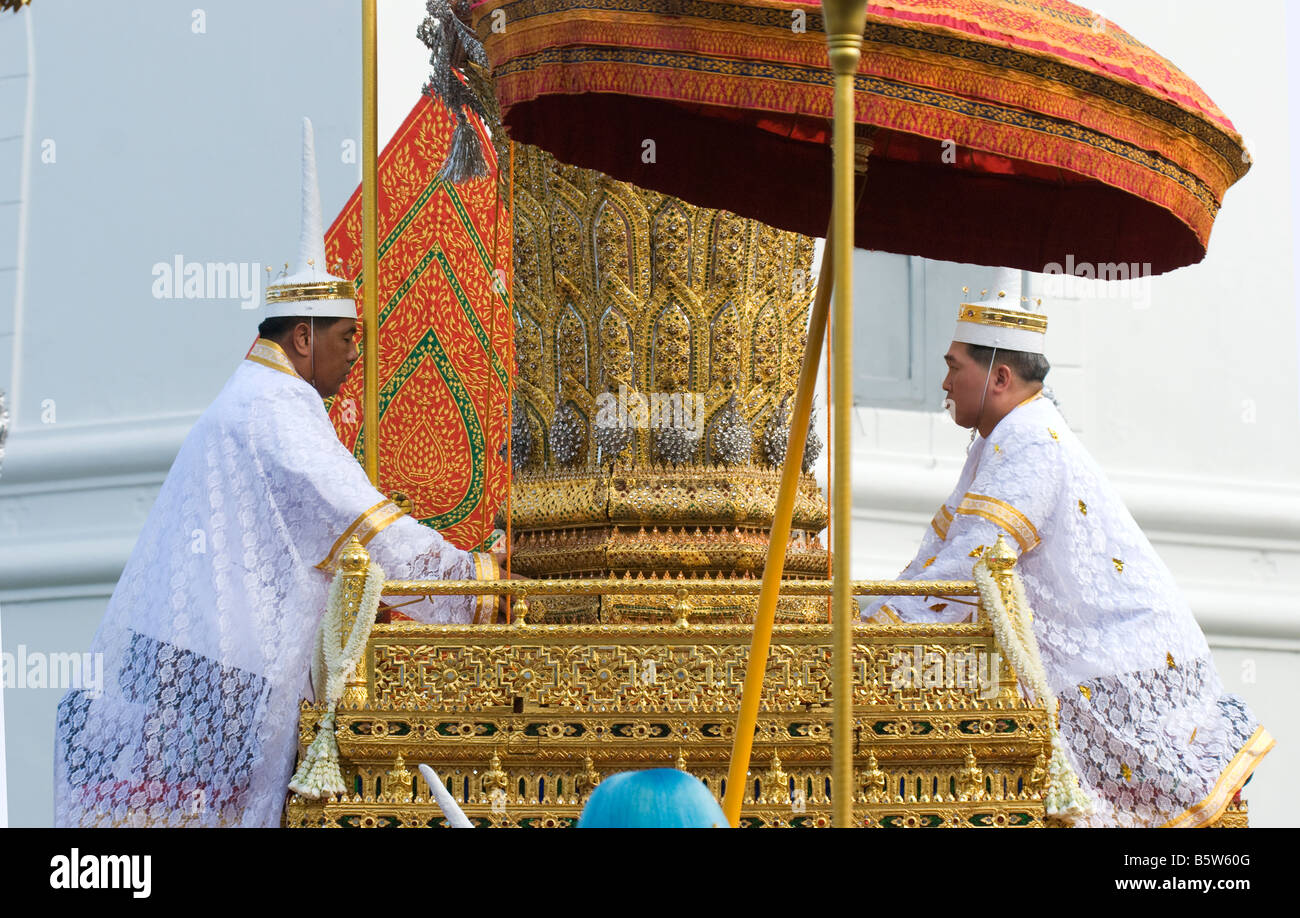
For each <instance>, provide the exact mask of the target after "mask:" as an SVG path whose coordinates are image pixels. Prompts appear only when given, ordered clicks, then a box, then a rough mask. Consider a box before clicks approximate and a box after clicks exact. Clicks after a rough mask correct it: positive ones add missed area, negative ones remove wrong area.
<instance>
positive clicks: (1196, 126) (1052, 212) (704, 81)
mask: <svg viewBox="0 0 1300 918" xmlns="http://www.w3.org/2000/svg"><path fill="white" fill-rule="evenodd" d="M472 17H473V21H474V25H475V29H476V31H477V33H478V35H479V36H480V37H481V38H482V40H483V44H484V48H485V49H486V53H487V57H488V58H489V60H490V63H491V66H492V75H493V78H494V82H495V87H496V95H497V100H498V102H499V103H500V107H501V112H502V116H503V119H504V122H505V125H506V127H507V129H508V131H509V132H510V135H511V137H512V138H513V139H514V140H517V141H522V142H526V143H532V144H536V145H538V146H541V147H544V148H545V149H547V150H548V151H550V152H551V153H553V154H555V155H556V156H557V157H558V158H560V159H562V160H565V161H568V162H571V163H574V164H576V165H579V166H584V167H587V168H591V169H598V170H600V171H602V172H606V173H608V174H610V175H613V176H614V177H615V178H619V179H622V180H624V181H629V182H632V183H634V184H638V185H641V186H644V187H648V188H653V189H655V190H658V191H661V192H665V193H668V194H673V195H676V196H678V197H681V198H684V199H686V200H689V201H692V202H694V203H697V204H702V205H706V206H709V207H715V208H723V209H728V210H732V211H734V212H736V213H739V214H741V215H743V216H746V217H751V218H754V219H758V220H762V221H764V222H767V223H770V224H772V225H774V226H778V227H781V228H783V229H788V230H796V231H799V232H803V233H807V234H818V233H821V232H822V231H823V229H824V228H825V227H827V225H828V223H829V222H830V217H831V216H832V215H833V216H834V221H833V225H831V227H830V229H829V230H827V249H826V258H825V259H824V261H823V277H825V276H826V274H827V267H828V264H829V265H831V266H833V272H834V283H833V285H832V284H830V283H822V284H819V287H818V296H817V299H816V300H815V301H814V305H813V310H812V315H811V320H810V327H809V333H808V342H809V347H808V351H807V353H806V354H805V357H804V363H803V368H802V371H801V374H800V380H799V388H798V391H797V392H796V395H795V404H794V411H793V417H792V421H791V432H790V439H789V449H788V451H787V456H786V465H785V473H784V475H783V478H782V485H781V497H780V499H779V500H778V504H777V511H776V519H775V521H774V524H773V527H772V533H771V537H770V545H771V547H772V554H770V555H769V559H768V564H767V567H766V573H765V576H764V581H763V592H762V594H761V596H760V600H759V611H758V618H757V622H756V625H755V634H754V643H753V650H752V652H751V654H750V658H749V669H748V672H747V674H746V680H745V697H744V700H743V701H742V704H741V711H740V716H739V718H738V724H737V728H736V741H735V747H734V750H733V755H732V762H731V770H730V775H729V778H728V784H727V787H728V793H727V800H726V801H725V810H726V813H727V816H728V818H729V819H730V820H731V821H732V822H733V823H736V822H737V821H738V819H739V814H740V802H741V795H742V793H743V790H742V788H743V785H744V783H745V782H744V777H745V774H746V770H747V768H748V764H749V755H750V746H751V744H752V739H753V731H754V723H755V720H756V717H757V702H758V696H759V691H760V690H761V687H762V679H763V673H764V670H765V667H766V660H767V648H768V639H769V636H770V630H771V625H772V620H773V617H774V614H775V608H776V595H777V591H778V588H779V583H780V571H781V568H782V564H781V562H782V552H783V551H784V546H785V544H786V541H787V539H788V537H789V520H790V511H791V508H792V506H793V496H794V493H795V485H796V483H797V479H798V470H799V465H800V461H801V458H802V450H803V443H804V437H805V433H806V430H807V425H808V416H809V412H810V409H811V404H812V390H813V385H814V380H815V377H816V371H817V366H818V362H819V359H820V353H819V351H820V345H821V338H822V334H823V331H824V328H825V322H826V316H827V311H828V300H829V293H830V290H831V288H832V286H833V289H834V296H835V308H834V316H833V320H832V323H831V328H832V341H833V353H832V363H831V368H832V371H833V384H832V387H831V403H832V408H833V413H832V418H833V427H832V440H833V443H834V447H835V449H834V453H833V456H832V462H831V471H832V476H833V478H832V481H833V485H832V491H833V495H834V507H833V510H832V514H831V518H832V521H833V527H832V533H831V544H832V548H833V549H834V552H835V557H834V575H833V579H834V582H835V585H834V591H833V600H832V609H833V614H834V618H833V626H834V637H833V644H834V651H833V663H832V670H833V678H834V697H835V712H834V717H833V743H834V753H833V761H834V775H833V784H832V791H833V792H832V804H833V807H834V816H835V824H836V825H840V826H845V825H849V824H851V822H852V796H853V794H852V787H851V783H850V781H851V773H852V756H851V746H850V742H851V732H852V731H851V711H850V710H849V705H848V700H847V699H848V698H849V687H850V684H851V673H850V665H851V631H850V624H851V622H850V621H849V613H850V609H851V597H850V596H849V592H848V584H849V567H848V559H849V523H850V520H851V512H850V511H851V506H850V499H851V494H852V490H851V485H850V482H849V480H848V474H849V460H850V455H849V443H850V417H851V415H850V411H851V408H852V401H853V398H852V396H853V393H852V377H851V374H850V372H849V368H850V364H851V360H852V357H851V351H850V346H851V342H852V319H853V308H852V281H851V276H850V264H851V255H852V249H853V246H854V245H855V244H856V245H858V246H862V247H865V248H871V249H879V250H883V251H888V252H898V253H903V254H910V255H923V256H927V257H930V258H939V259H945V260H950V261H962V262H973V263H979V264H991V265H1000V266H1007V267H1016V268H1022V269H1028V270H1035V271H1042V270H1044V269H1045V268H1046V267H1047V266H1048V265H1050V264H1052V263H1057V264H1061V265H1064V264H1068V263H1070V261H1071V260H1072V261H1073V263H1074V264H1076V265H1078V264H1082V263H1091V264H1093V265H1103V264H1112V263H1115V262H1140V263H1143V266H1144V269H1145V270H1149V271H1150V272H1151V273H1162V272H1165V271H1170V270H1173V269H1174V268H1177V267H1180V266H1182V265H1186V264H1191V263H1193V262H1196V261H1199V260H1200V259H1201V258H1203V257H1204V255H1205V250H1206V246H1207V244H1208V242H1209V237H1210V230H1211V227H1212V226H1213V223H1214V218H1215V216H1216V215H1217V214H1218V209H1219V207H1220V205H1221V204H1222V202H1223V196H1224V193H1225V192H1226V191H1227V189H1228V188H1229V187H1230V186H1231V185H1232V184H1233V182H1235V181H1236V180H1237V179H1239V178H1240V177H1241V176H1242V175H1244V174H1245V172H1246V170H1247V169H1248V168H1249V160H1250V158H1249V156H1248V155H1247V154H1246V151H1245V149H1244V148H1243V144H1242V140H1241V137H1240V135H1239V134H1237V132H1236V130H1235V129H1234V128H1233V126H1232V124H1231V122H1230V121H1228V119H1227V118H1226V117H1225V116H1224V115H1223V113H1222V112H1220V111H1219V109H1218V108H1217V107H1216V106H1215V105H1214V103H1213V102H1211V101H1210V99H1209V98H1208V97H1207V96H1206V94H1205V93H1204V92H1202V91H1201V90H1200V89H1199V88H1198V87H1197V86H1196V85H1195V84H1194V83H1192V82H1191V80H1189V79H1188V78H1187V77H1186V76H1185V75H1184V74H1183V73H1182V72H1181V71H1179V70H1178V68H1176V67H1175V66H1174V65H1173V64H1171V63H1169V62H1168V61H1166V60H1165V59H1164V58H1162V57H1160V56H1159V55H1158V54H1156V53H1155V52H1153V51H1151V50H1150V49H1149V48H1147V47H1146V46H1145V45H1143V44H1142V43H1141V42H1139V41H1138V40H1137V39H1135V38H1133V37H1132V36H1131V35H1129V34H1128V33H1127V32H1125V31H1123V30H1122V29H1120V28H1119V27H1118V26H1116V25H1115V24H1114V23H1111V22H1109V21H1107V20H1105V19H1104V18H1102V17H1100V16H1098V15H1095V14H1093V13H1091V12H1089V11H1088V10H1085V9H1083V8H1082V7H1078V6H1075V5H1074V4H1071V3H1067V2H1064V0H882V2H876V3H871V4H869V5H868V4H867V3H866V2H865V0H824V2H823V3H821V4H816V3H811V2H800V3H796V2H791V0H583V2H582V3H580V4H577V3H568V2H565V0H480V2H477V3H475V4H474V6H473V11H472ZM828 58H829V62H830V68H829V69H827V66H826V62H827V59H828ZM855 172H856V173H857V174H858V175H859V176H861V178H860V179H858V180H856V181H855ZM828 173H833V181H831V182H827V181H826V178H827V174H828ZM868 174H869V180H866V177H867V175H868ZM855 186H856V187H855ZM1146 265H1149V266H1150V267H1149V269H1147V268H1146Z"/></svg>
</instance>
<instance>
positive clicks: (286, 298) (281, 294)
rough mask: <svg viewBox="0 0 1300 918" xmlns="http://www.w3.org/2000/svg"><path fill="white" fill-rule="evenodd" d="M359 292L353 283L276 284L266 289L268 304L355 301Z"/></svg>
mask: <svg viewBox="0 0 1300 918" xmlns="http://www.w3.org/2000/svg"><path fill="white" fill-rule="evenodd" d="M356 293H357V290H356V286H355V285H354V284H353V283H352V281H345V280H334V281H312V282H310V283H305V284H276V285H275V286H272V287H267V288H266V301H267V303H292V302H297V301H299V300H355V299H356V298H357V296H356Z"/></svg>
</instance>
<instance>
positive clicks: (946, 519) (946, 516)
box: [930, 504, 952, 542]
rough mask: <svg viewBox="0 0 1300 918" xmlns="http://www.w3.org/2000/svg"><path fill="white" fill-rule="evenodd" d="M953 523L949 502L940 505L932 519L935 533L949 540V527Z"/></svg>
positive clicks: (942, 538)
mask: <svg viewBox="0 0 1300 918" xmlns="http://www.w3.org/2000/svg"><path fill="white" fill-rule="evenodd" d="M951 525H952V511H951V510H949V509H948V505H947V504H944V505H942V506H940V507H939V509H938V511H937V512H936V513H935V514H934V518H933V519H932V520H930V528H931V529H933V530H934V534H935V535H937V536H938V537H939V538H940V539H941V540H943V541H945V542H946V541H947V540H948V527H949V526H951Z"/></svg>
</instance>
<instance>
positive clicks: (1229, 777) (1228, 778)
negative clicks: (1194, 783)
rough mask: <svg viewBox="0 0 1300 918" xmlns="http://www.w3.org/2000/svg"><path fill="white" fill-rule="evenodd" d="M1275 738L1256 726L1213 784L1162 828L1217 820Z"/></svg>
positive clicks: (1196, 827)
mask: <svg viewBox="0 0 1300 918" xmlns="http://www.w3.org/2000/svg"><path fill="white" fill-rule="evenodd" d="M1275 742H1276V741H1275V740H1274V739H1273V737H1272V736H1271V735H1270V734H1269V732H1268V731H1267V730H1265V729H1264V728H1263V727H1257V728H1256V729H1255V732H1254V733H1253V734H1252V735H1251V737H1250V739H1248V740H1246V743H1245V745H1243V746H1242V747H1241V749H1239V750H1237V754H1236V755H1235V756H1233V757H1232V761H1231V762H1229V763H1228V767H1227V768H1225V769H1223V774H1221V775H1219V780H1218V781H1216V782H1215V783H1214V788H1213V789H1212V790H1211V791H1210V792H1209V793H1208V794H1206V795H1205V797H1204V799H1202V800H1201V802H1200V803H1197V804H1195V805H1193V806H1190V807H1188V808H1187V809H1186V810H1184V811H1183V812H1182V813H1181V814H1179V815H1178V816H1177V817H1175V818H1174V819H1171V820H1169V822H1167V823H1165V824H1164V826H1163V827H1162V828H1165V829H1198V828H1201V827H1202V826H1208V825H1210V824H1212V823H1214V822H1217V821H1218V819H1219V817H1220V816H1222V815H1223V812H1224V810H1226V809H1227V808H1228V804H1230V803H1231V802H1232V798H1233V795H1235V794H1236V793H1237V791H1238V790H1240V789H1241V786H1242V785H1243V784H1245V783H1246V779H1247V778H1249V777H1250V776H1251V773H1252V772H1254V770H1255V768H1256V766H1258V765H1259V763H1260V760H1261V759H1263V758H1264V756H1265V755H1267V754H1268V751H1269V750H1270V749H1272V748H1273V746H1274V743H1275Z"/></svg>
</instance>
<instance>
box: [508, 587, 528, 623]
mask: <svg viewBox="0 0 1300 918" xmlns="http://www.w3.org/2000/svg"><path fill="white" fill-rule="evenodd" d="M510 621H511V624H514V625H526V624H528V601H527V599H526V597H525V596H524V594H523V592H522V591H520V592H519V593H516V594H515V604H514V605H513V606H511V607H510Z"/></svg>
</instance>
